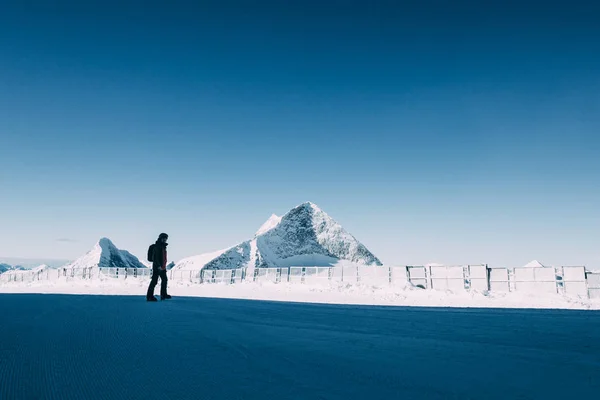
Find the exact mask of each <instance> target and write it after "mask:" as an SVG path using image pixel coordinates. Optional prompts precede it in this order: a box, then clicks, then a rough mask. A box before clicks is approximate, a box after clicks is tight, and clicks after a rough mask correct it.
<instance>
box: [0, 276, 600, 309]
mask: <svg viewBox="0 0 600 400" xmlns="http://www.w3.org/2000/svg"><path fill="white" fill-rule="evenodd" d="M148 283H149V280H148V279H140V278H138V279H135V278H129V279H125V280H119V279H107V280H95V279H92V280H85V279H73V280H55V281H34V282H10V283H3V284H0V293H61V294H103V295H135V296H144V294H145V290H146V288H147V287H148ZM169 293H171V294H172V295H174V296H192V297H215V298H231V299H251V300H270V301H291V302H304V303H328V304H363V305H394V306H419V307H467V308H472V307H476V308H487V307H492V308H562V309H594V310H600V299H595V300H590V299H583V298H575V297H567V296H563V295H559V294H550V293H549V294H544V295H543V296H540V295H539V294H531V293H520V292H493V293H492V292H488V293H481V292H467V291H457V292H450V291H447V292H444V291H437V290H423V289H417V288H414V287H413V286H411V285H407V284H406V283H404V284H396V285H390V286H373V285H367V284H360V283H353V284H350V283H342V282H331V281H326V280H325V281H323V283H321V284H319V283H313V284H300V283H270V282H261V283H258V282H242V283H238V284H233V285H224V284H208V283H205V284H195V283H191V282H188V281H179V280H170V281H169Z"/></svg>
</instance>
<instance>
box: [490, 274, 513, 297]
mask: <svg viewBox="0 0 600 400" xmlns="http://www.w3.org/2000/svg"><path fill="white" fill-rule="evenodd" d="M489 274H490V291H492V292H493V291H496V292H508V291H509V290H510V286H509V282H508V268H491V269H490V271H489Z"/></svg>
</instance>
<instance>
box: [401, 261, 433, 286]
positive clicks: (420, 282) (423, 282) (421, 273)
mask: <svg viewBox="0 0 600 400" xmlns="http://www.w3.org/2000/svg"><path fill="white" fill-rule="evenodd" d="M406 268H407V269H408V279H409V280H410V283H412V284H413V285H415V286H417V287H422V288H423V289H427V288H429V285H428V283H427V270H426V268H425V267H416V266H407V267H406Z"/></svg>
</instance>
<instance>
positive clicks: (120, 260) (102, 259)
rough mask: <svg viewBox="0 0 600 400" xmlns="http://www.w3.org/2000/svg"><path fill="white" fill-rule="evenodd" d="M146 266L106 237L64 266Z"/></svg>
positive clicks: (76, 267)
mask: <svg viewBox="0 0 600 400" xmlns="http://www.w3.org/2000/svg"><path fill="white" fill-rule="evenodd" d="M90 267H106V268H146V266H145V265H144V264H142V263H141V262H140V260H139V259H138V258H137V257H136V256H134V255H133V254H131V253H129V252H128V251H126V250H119V249H118V248H117V247H116V246H115V245H114V244H113V242H111V241H110V240H109V239H107V238H102V239H100V240H99V241H98V243H96V244H95V245H94V247H93V248H92V249H91V250H90V251H89V252H87V253H86V254H85V255H83V256H81V257H80V258H78V259H77V260H75V261H73V262H72V263H70V264H67V265H65V268H75V269H78V268H90Z"/></svg>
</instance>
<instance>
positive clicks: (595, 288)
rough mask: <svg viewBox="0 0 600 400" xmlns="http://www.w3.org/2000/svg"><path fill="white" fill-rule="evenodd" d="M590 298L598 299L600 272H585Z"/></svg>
mask: <svg viewBox="0 0 600 400" xmlns="http://www.w3.org/2000/svg"><path fill="white" fill-rule="evenodd" d="M586 278H587V284H588V294H589V297H590V299H600V272H594V273H592V272H588V273H587V274H586Z"/></svg>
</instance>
